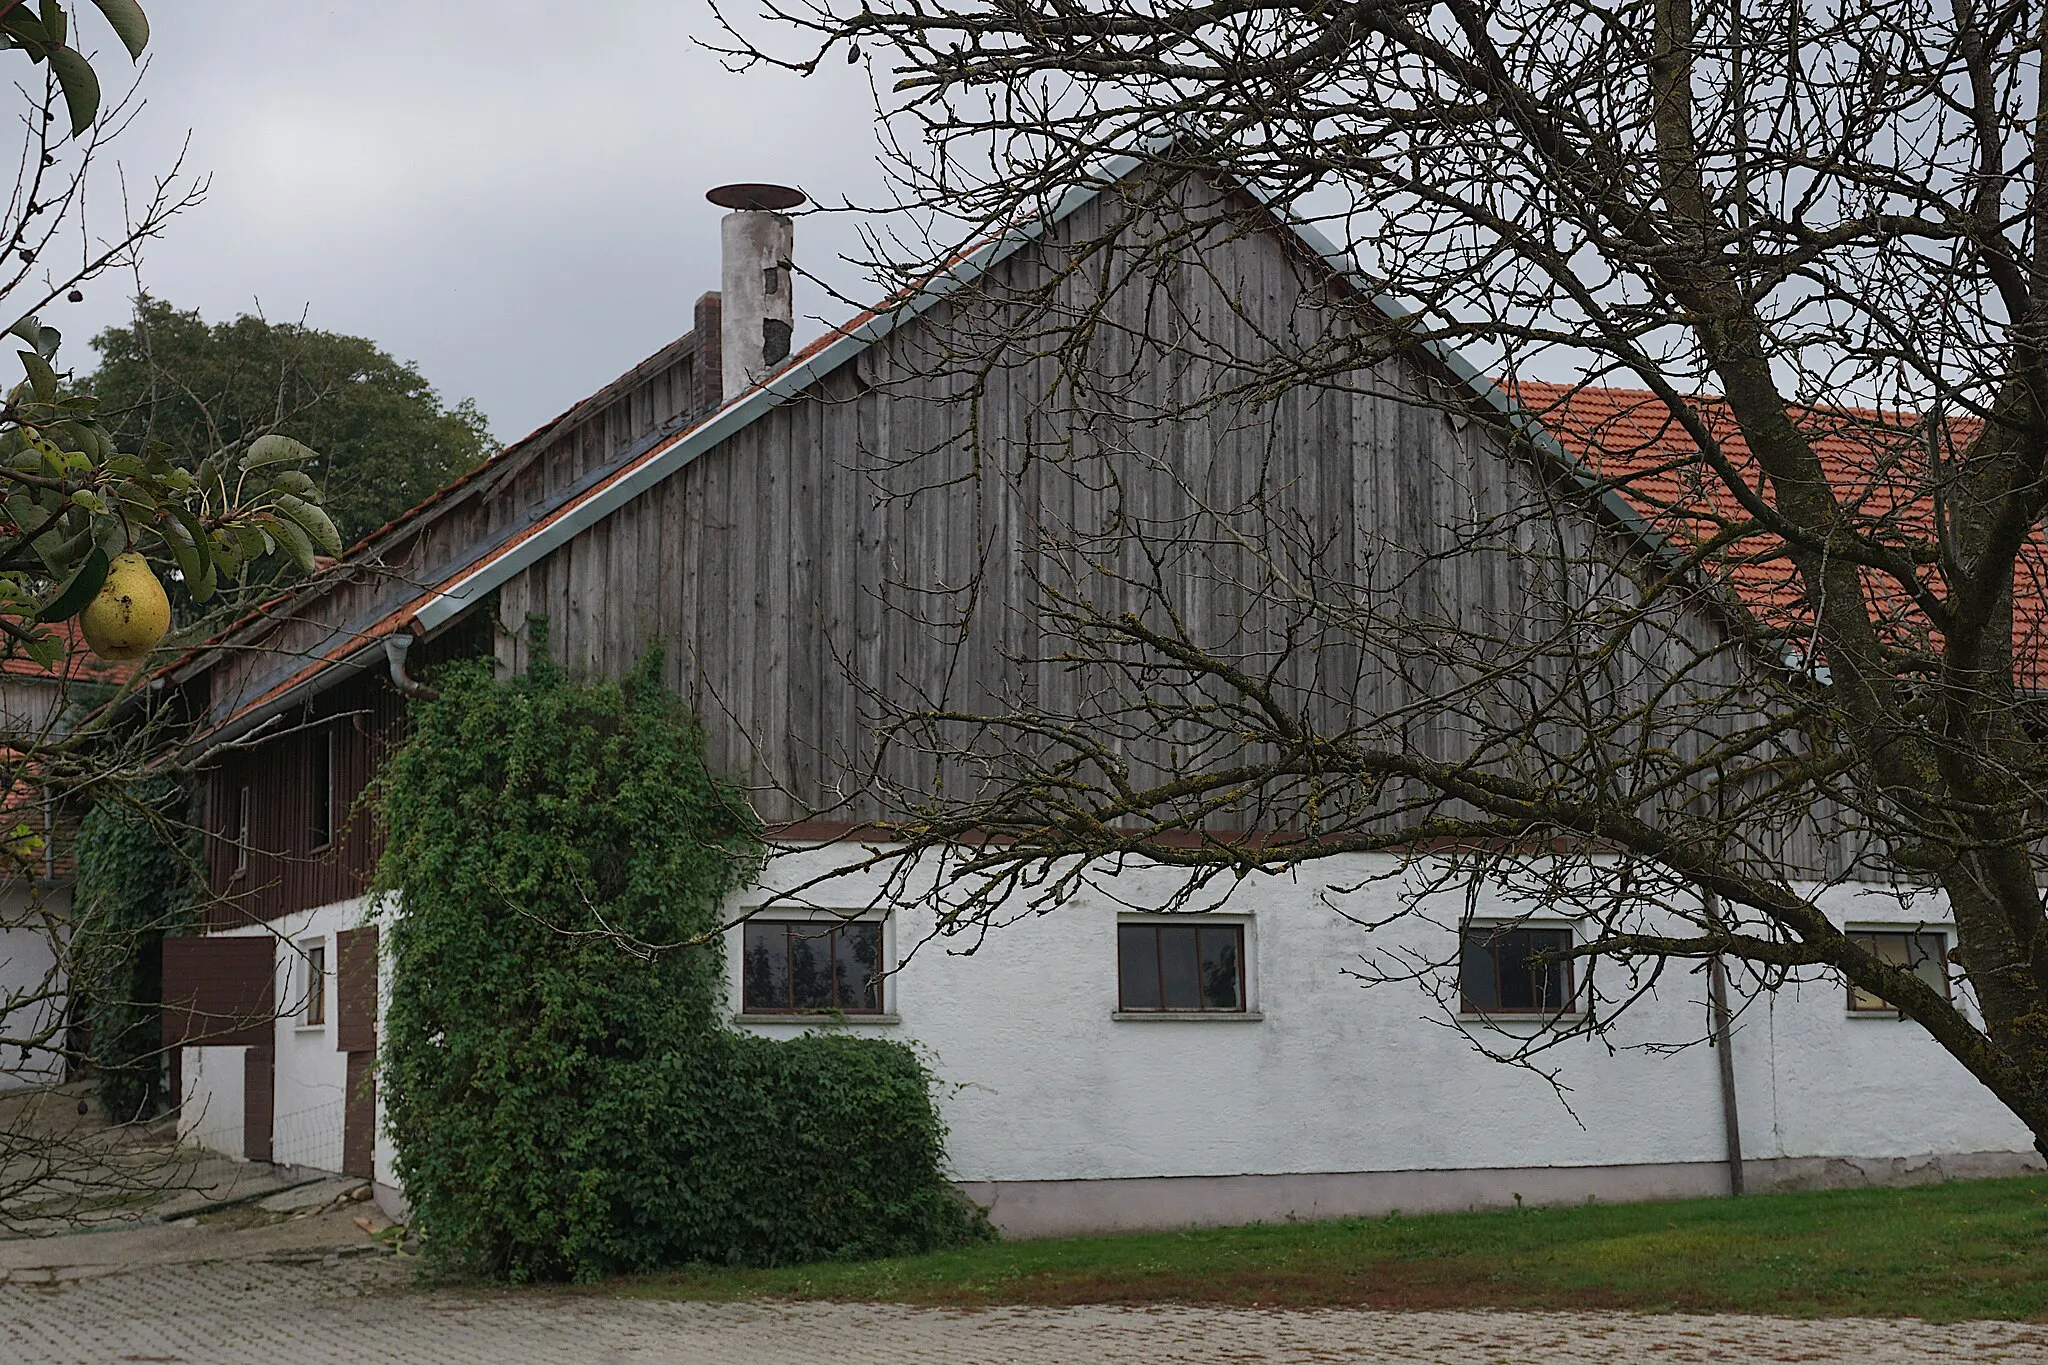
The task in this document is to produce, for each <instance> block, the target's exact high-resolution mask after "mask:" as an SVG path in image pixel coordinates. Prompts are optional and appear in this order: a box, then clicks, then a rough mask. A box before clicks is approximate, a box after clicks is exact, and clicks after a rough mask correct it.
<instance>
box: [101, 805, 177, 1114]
mask: <svg viewBox="0 0 2048 1365" xmlns="http://www.w3.org/2000/svg"><path fill="white" fill-rule="evenodd" d="M186 806H187V800H186V794H185V792H184V790H183V789H182V788H180V787H179V786H178V785H177V784H175V783H173V782H171V781H169V780H168V779H161V778H160V779H152V780H150V781H146V782H141V783H137V784H135V785H133V786H130V787H128V788H125V789H122V790H119V791H110V792H108V793H106V794H104V795H102V796H101V798H100V799H99V800H98V801H96V802H94V803H93V807H92V809H91V810H89V811H87V812H86V814H85V817H84V818H83V819H82V820H80V821H79V826H78V843H77V848H76V851H77V858H78V880H77V882H76V884H75V885H74V887H73V889H72V899H71V915H72V930H71V950H70V958H71V962H70V965H71V993H72V999H73V1008H74V1009H75V1010H76V1011H77V1012H78V1016H79V1017H80V1018H81V1019H82V1020H83V1022H84V1023H85V1024H86V1025H87V1026H88V1029H89V1031H90V1036H91V1039H92V1044H91V1049H92V1055H91V1057H90V1058H89V1060H90V1062H91V1064H92V1068H93V1081H94V1089H95V1091H96V1093H97V1094H98V1096H99V1101H100V1105H101V1107H102V1108H103V1109H104V1110H105V1111H106V1113H107V1117H108V1118H110V1119H113V1120H114V1121H115V1122H117V1123H128V1122H133V1121H136V1120H141V1119H149V1118H154V1117H155V1116H156V1115H158V1114H160V1113H162V1112H163V1111H164V1109H165V1108H167V1107H168V1106H169V1104H170V1097H169V1096H168V1095H167V1094H166V1093H165V1088H164V1070H165V1068H164V1050H163V1038H162V1024H161V1022H160V1017H161V1012H162V1005H163V992H164V984H163V941H164V935H165V934H167V933H171V934H175V933H183V932H186V931H188V930H190V929H192V928H193V927H194V926H195V925H196V924H197V921H198V915H199V912H198V905H199V900H198V897H197V896H196V895H195V891H196V890H197V881H196V878H197V867H198V858H199V850H198V847H197V835H196V834H195V833H193V832H192V826H191V824H190V823H189V822H188V821H187V819H186Z"/></svg>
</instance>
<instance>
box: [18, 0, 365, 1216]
mask: <svg viewBox="0 0 2048 1365" xmlns="http://www.w3.org/2000/svg"><path fill="white" fill-rule="evenodd" d="M93 8H94V9H95V10H97V12H98V15H99V20H98V21H95V22H100V21H103V22H104V24H105V25H106V27H107V28H109V29H111V32H112V34H113V36H114V37H115V38H116V39H118V41H119V42H120V44H121V45H122V47H123V48H124V49H125V51H126V54H127V55H128V57H129V58H131V59H136V60H139V59H140V57H141V55H142V53H143V51H144V49H145V47H146V45H147V43H148V40H149V25H148V21H147V20H146V18H145V17H144V14H143V11H142V9H141V8H140V7H139V6H138V5H137V4H136V3H134V0H94V6H93ZM84 13H86V10H85V7H83V6H76V5H66V4H62V3H60V2H59V0H38V3H36V4H34V5H30V4H26V3H22V2H21V0H0V54H7V53H12V54H18V55H19V56H20V57H21V58H23V59H24V60H22V61H19V62H16V63H15V74H16V77H17V79H18V80H19V79H20V78H22V77H27V78H28V79H27V80H25V81H22V82H21V83H20V84H19V85H17V87H16V89H17V90H18V92H19V93H20V96H21V99H20V103H19V104H18V105H17V106H16V109H17V112H18V114H19V115H20V120H21V122H20V126H21V129H22V133H21V138H22V141H21V147H20V152H19V156H18V158H17V160H16V163H15V164H16V172H15V180H14V184H13V187H12V189H11V191H10V192H9V193H8V194H7V195H5V196H4V198H0V324H7V325H6V326H5V331H6V335H8V336H9V337H12V338H14V339H16V340H17V341H18V342H19V348H18V350H17V359H18V363H19V365H20V366H21V371H22V378H21V379H20V381H19V382H17V383H14V384H11V385H9V386H8V387H7V388H6V390H5V392H4V394H0V659H4V660H21V659H26V660H28V661H31V662H32V663H33V664H34V665H35V666H37V667H40V668H42V669H45V670H48V671H47V674H46V675H44V677H43V679H42V681H46V682H47V684H48V686H47V687H46V688H43V689H41V690H40V691H39V692H38V693H37V695H36V700H35V702H34V704H33V705H30V706H28V707H27V708H26V709H22V708H21V707H20V706H18V705H13V704H11V705H10V707H9V708H8V710H7V718H6V720H5V721H4V722H0V810H4V812H5V817H4V824H0V874H4V880H5V881H6V882H8V883H10V885H9V886H8V887H7V892H8V895H7V899H6V902H5V907H6V908H5V910H4V913H0V931H4V940H5V941H4V945H0V951H6V952H7V953H8V954H9V955H10V957H11V956H13V955H14V954H15V953H16V952H17V951H21V952H22V953H23V956H24V959H26V958H27V957H28V956H29V955H28V954H27V952H26V950H25V948H24V945H29V946H33V947H36V948H38V949H39V950H40V960H41V961H42V962H43V963H45V964H46V965H45V966H43V967H41V968H39V970H38V972H37V973H36V974H34V979H23V977H24V975H25V974H24V973H22V972H20V971H18V970H17V971H15V972H13V973H10V977H11V980H10V984H9V985H7V986H6V987H0V1045H4V1055H5V1056H6V1057H7V1058H8V1060H9V1062H10V1063H11V1064H13V1065H16V1066H19V1067H20V1068H22V1071H23V1072H24V1073H27V1074H31V1075H38V1076H40V1075H47V1074H48V1072H49V1070H50V1064H51V1061H52V1059H53V1058H59V1057H62V1056H65V1055H67V1028H66V1015H67V1011H66V1010H65V1008H63V1006H64V1002H65V997H66V992H67V989H68V983H69V982H70V981H71V980H72V979H73V977H74V975H76V973H74V971H73V967H74V963H73V961H72V959H71V950H72V947H73V939H72V936H71V935H70V933H69V932H68V929H67V926H66V923H65V917H64V915H63V913H62V910H63V907H62V906H61V905H58V904H48V903H45V901H44V900H43V896H42V883H41V882H40V881H39V880H38V878H39V874H40V873H42V872H43V871H44V870H45V869H46V867H47V863H46V859H47V858H48V857H49V853H50V850H49V848H48V846H47V844H46V841H45V830H44V825H43V818H44V813H45V812H47V811H50V810H52V809H55V808H57V807H60V806H65V805H75V803H77V802H80V801H86V800H93V799H106V800H116V801H125V802H126V803H127V804H128V805H129V807H130V809H131V810H133V811H135V812H136V813H137V814H138V815H139V816H140V817H141V818H144V819H147V820H156V821H162V820H163V818H164V815H163V811H162V810H161V809H159V808H158V807H156V806H155V805H154V804H152V802H151V801H149V800H147V799H143V798H138V797H135V796H132V795H129V794H128V793H129V791H130V789H131V787H132V784H133V783H134V782H135V781H136V780H137V779H139V778H141V777H143V776H144V775H145V774H147V773H148V772H149V771H150V770H151V769H152V768H153V767H154V766H156V765H157V764H158V763H159V762H160V760H161V758H162V756H163V748H164V743H165V741H166V739H167V738H168V736H167V735H166V734H165V733H164V732H162V731H160V730H158V729H156V728H154V727H153V726H151V725H148V724H142V725H133V724H129V723H128V722H129V721H130V720H131V719H132V718H133V712H132V711H130V710H125V709H117V708H102V709H100V710H99V711H97V712H96V713H94V714H93V716H92V718H91V719H90V720H86V721H84V722H83V723H81V717H82V716H83V714H84V710H85V708H84V705H83V703H86V702H95V703H96V702H102V701H107V700H113V699H114V694H117V693H119V692H120V691H122V690H123V689H129V690H132V689H135V688H137V687H138V686H139V685H140V684H141V683H142V681H143V680H144V678H145V677H146V672H145V671H143V670H136V669H129V668H123V669H117V670H113V671H111V672H99V673H95V672H94V671H93V670H91V669H89V668H85V667H83V666H82V665H81V664H80V660H79V658H78V655H79V654H80V653H81V652H82V650H81V648H80V645H79V643H78V642H79V634H80V631H77V630H73V629H70V628H69V627H68V626H67V624H66V623H68V622H73V621H77V622H78V623H79V624H80V628H81V630H82V631H83V633H84V634H85V635H86V636H87V637H88V638H97V639H98V641H99V642H100V643H99V645H98V646H96V647H97V648H102V649H103V650H105V651H107V652H115V653H118V654H119V655H120V656H121V658H123V659H124V660H125V661H127V662H129V663H134V662H139V661H140V660H141V659H143V658H146V657H147V655H148V653H149V650H150V649H151V648H152V647H153V646H154V645H155V643H156V642H157V640H158V639H160V638H161V631H162V627H163V626H164V625H165V624H167V623H168V619H169V612H168V604H167V603H166V602H165V600H164V596H163V591H162V580H164V579H171V580H174V581H175V582H177V583H179V584H181V585H182V590H183V591H185V592H188V593H190V594H191V595H192V596H193V597H195V598H197V599H199V600H205V599H207V598H210V597H211V596H212V595H213V594H214V593H215V591H217V589H218V588H219V587H220V586H221V585H223V584H224V583H229V582H232V581H234V580H236V579H237V578H240V577H242V576H243V575H244V574H245V573H246V572H247V571H248V570H249V568H250V566H251V565H260V564H261V563H262V561H265V560H268V559H270V558H272V557H273V556H275V557H279V558H285V559H289V560H291V561H293V562H295V563H296V564H298V565H299V566H300V567H301V568H304V569H308V570H310V569H311V568H312V567H313V566H314V559H315V556H316V553H322V552H324V553H327V554H334V553H337V552H338V551H339V548H340V542H339V540H338V538H337V536H336V533H335V530H334V527H333V525H332V523H331V522H330V521H329V520H328V518H327V514H326V513H325V512H324V511H322V510H321V507H320V491H319V488H318V486H317V485H316V484H315V482H314V481H313V479H312V477H311V476H310V475H309V474H307V473H306V472H305V470H304V469H303V468H302V466H303V465H305V464H306V463H307V462H308V461H309V460H310V459H311V458H312V455H313V452H312V451H310V450H308V449H307V448H306V447H305V446H303V445H301V444H299V443H298V442H296V441H293V440H290V439H289V438H286V437H283V436H279V435H277V434H275V433H265V434H261V435H257V436H256V437H255V438H254V439H251V440H246V441H243V442H240V443H236V444H227V445H222V446H218V447H214V448H211V449H207V450H203V451H200V450H188V451H184V452H177V453H173V452H170V451H168V450H167V449H165V448H162V447H157V448H139V449H138V448H137V447H135V446H132V445H131V446H127V447H125V448H124V446H123V445H122V444H121V443H119V442H117V440H116V439H115V437H114V436H113V435H112V434H111V432H110V430H109V428H108V427H107V425H106V424H105V423H103V422H102V421H101V420H100V417H99V415H98V406H99V403H98V400H97V399H96V398H94V397H93V396H92V395H91V394H89V393H83V392H80V391H79V389H78V388H77V386H76V385H74V384H72V383H70V382H69V380H68V377H67V375H66V374H65V373H64V372H62V371H60V369H59V365H60V364H61V362H60V361H59V359H58V348H59V345H60V342H61V338H60V336H59V334H58V331H57V329H56V328H54V327H51V326H49V325H47V322H46V320H45V316H46V313H47V310H48V309H50V308H52V307H54V306H56V305H57V304H58V302H59V301H60V300H70V301H76V300H77V299H78V298H79V297H80V290H81V288H82V286H84V285H86V284H88V283H89V282H91V281H93V280H95V279H98V278H100V277H102V276H104V275H106V274H107V273H109V272H113V271H131V270H133V269H134V268H135V267H136V265H137V262H138V259H139V256H138V253H139V250H140V248H141V247H142V245H143V244H144V243H145V242H147V241H148V240H149V239H151V238H153V237H155V236H156V235H158V234H159V233H161V232H162V231H163V230H164V229H165V227H166V226H167V225H168V223H169V222H170V220H171V219H172V218H173V217H174V216H175V215H176V214H177V213H178V212H179V211H180V210H182V209H184V208H186V207H188V206H190V205H192V204H193V203H196V202H197V200H198V198H199V195H200V190H199V188H198V187H195V186H194V185H192V184H191V183H190V182H188V181H187V180H185V179H184V177H183V175H182V172H181V169H180V168H178V167H173V168H172V169H171V171H170V172H169V173H168V174H166V175H164V176H162V177H160V178H158V179H156V180H155V181H154V182H153V183H151V184H149V185H148V186H147V187H146V188H144V189H143V190H142V192H140V193H139V194H136V195H134V196H132V197H131V198H130V199H129V200H128V202H127V204H126V206H125V207H126V209H127V212H128V217H127V220H126V222H125V224H124V225H123V226H122V227H121V228H120V229H119V230H118V231H115V232H112V233H102V232H97V231H96V230H95V229H94V227H93V225H91V224H90V223H88V222H87V221H86V219H85V213H84V210H85V188H86V185H87V182H88V177H89V172H90V169H91V167H92V165H93V164H94V162H95V159H96V158H97V157H98V156H99V155H100V153H101V152H102V151H103V150H104V148H105V146H106V144H107V142H108V140H109V139H110V138H112V137H114V136H117V135H118V134H119V132H120V131H121V129H122V128H123V127H125V126H126V124H127V122H128V121H129V120H130V119H132V118H133V117H134V116H135V114H136V112H137V111H138V109H139V104H138V102H137V101H136V99H135V94H134V89H133V87H131V88H130V89H129V91H128V92H127V94H125V95H124V96H122V97H120V98H117V99H115V100H112V101H106V100H103V99H102V97H101V89H100V81H99V76H100V74H101V73H103V72H104V70H105V69H106V62H105V61H104V60H103V59H101V58H100V57H98V56H96V55H88V54H92V53H94V52H95V50H96V49H95V44H96V43H97V42H99V41H100V39H99V37H98V36H97V35H93V34H87V35H85V36H81V34H80V29H79V26H78V24H77V22H76V21H77V19H78V17H79V16H80V15H82V14H84ZM96 63H97V69H96ZM9 320H12V321H11V323H10V322H9ZM138 623H140V624H138ZM28 676H29V678H30V680H31V681H30V682H29V683H27V684H23V685H28V686H31V687H33V685H34V682H35V681H36V678H35V675H34V674H33V673H31V674H30V675H28ZM81 682H83V683H85V684H86V685H85V686H84V687H82V688H77V689H76V690H74V685H75V684H79V683H81ZM17 684H22V676H21V675H19V674H17V673H15V672H12V671H10V673H9V675H8V685H9V687H10V689H13V688H14V687H15V686H16V685H17ZM22 699H23V694H21V693H19V692H12V691H11V694H10V699H9V700H10V703H19V702H21V701H22ZM165 834H166V837H167V839H168V840H169V843H170V844H171V846H173V847H175V846H176V844H177V842H178V839H179V831H177V830H176V829H175V828H168V829H166V830H165ZM162 927H164V926H163V925H162V924H160V923H159V924H153V925H149V926H143V927H140V928H139V929H138V932H139V933H141V934H143V935H145V936H146V935H147V934H149V933H153V932H155V931H157V930H160V929H161V928H162ZM89 937H91V938H93V939H94V945H93V951H94V952H95V954H97V955H98V956H97V957H96V961H99V962H104V961H106V960H109V959H110V958H112V957H116V956H119V954H118V953H116V952H115V951H114V950H115V948H117V947H118V945H114V944H110V943H109V942H108V941H107V936H106V935H104V934H95V935H92V936H89ZM88 965H89V964H88ZM68 1103H69V1101H68V1100H67V1101H65V1104H66V1105H67V1106H68ZM66 1112H67V1113H68V1108H67V1110H66ZM66 1123H68V1119H67V1120H66ZM66 1123H53V1122H52V1120H51V1112H50V1110H49V1106H48V1105H47V1104H43V1103H40V1102H39V1101H38V1099H37V1098H36V1097H34V1096H31V1097H30V1099H29V1100H28V1101H27V1102H22V1101H21V1098H20V1097H19V1096H16V1097H13V1098H11V1099H10V1100H9V1102H8V1103H7V1104H6V1105H5V1106H0V1222H12V1221H14V1220H15V1219H16V1218H17V1217H20V1216H43V1217H47V1216H49V1215H51V1214H52V1213H53V1212H55V1213H57V1214H60V1215H61V1214H62V1213H63V1212H64V1210H65V1209H69V1210H72V1211H74V1212H79V1213H83V1212H85V1211H88V1210H90V1209H91V1208H93V1207H95V1206H97V1205H102V1204H104V1203H105V1202H106V1201H105V1199H104V1196H105V1195H107V1194H109V1193H117V1192H132V1191H135V1190H138V1189H144V1188H154V1187H158V1186H161V1185H162V1184H163V1183H164V1182H165V1180H166V1179H167V1178H169V1176H168V1174H167V1171H166V1168H165V1167H164V1166H163V1165H162V1164H161V1163H160V1162H155V1161H152V1160H147V1159H145V1160H140V1161H138V1160H135V1159H132V1158H133V1156H134V1154H133V1153H129V1154H126V1155H124V1154H123V1153H121V1152H118V1151H115V1150H114V1149H113V1148H112V1147H110V1146H109V1145H108V1144H107V1143H106V1142H104V1141H102V1140H100V1139H98V1138H96V1137H95V1136H94V1135H93V1134H92V1133H91V1132H90V1131H87V1130H85V1129H82V1128H76V1127H67V1126H66ZM22 1196H29V1204H28V1206H27V1209H26V1211H24V1209H23V1207H22V1206H21V1205H20V1204H18V1203H17V1202H16V1201H17V1200H18V1199H19V1198H21V1197H22ZM53 1198H54V1199H56V1200H57V1202H56V1203H52V1202H51V1200H52V1199H53ZM67 1201H68V1202H67Z"/></svg>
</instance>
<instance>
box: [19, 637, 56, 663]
mask: <svg viewBox="0 0 2048 1365" xmlns="http://www.w3.org/2000/svg"><path fill="white" fill-rule="evenodd" d="M24 648H25V649H27V651H28V657H29V658H31V659H33V660H35V661H36V663H38V664H40V665H41V666H42V667H44V668H55V667H56V666H57V661H58V660H59V659H61V658H63V657H64V641H63V640H61V639H59V638H58V637H57V636H55V635H38V636H36V638H35V639H33V640H31V641H29V642H28V644H27V645H26V646H24Z"/></svg>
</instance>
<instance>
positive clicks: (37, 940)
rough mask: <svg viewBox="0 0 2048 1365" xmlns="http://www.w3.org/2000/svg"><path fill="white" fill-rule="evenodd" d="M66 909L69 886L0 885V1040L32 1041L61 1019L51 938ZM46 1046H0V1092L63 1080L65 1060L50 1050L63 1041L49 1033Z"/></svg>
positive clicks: (59, 986) (63, 921) (61, 984)
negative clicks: (48, 1044) (2, 1037)
mask: <svg viewBox="0 0 2048 1365" xmlns="http://www.w3.org/2000/svg"><path fill="white" fill-rule="evenodd" d="M70 911H71V889H70V888H69V887H68V886H63V885H44V886H40V887H35V888H31V887H28V886H25V885H23V884H22V882H21V881H20V880H19V879H16V880H12V881H9V882H7V883H6V884H5V885H4V886H0V1036H5V1037H8V1038H16V1039H31V1040H32V1039H37V1038H40V1037H43V1036H44V1033H45V1031H46V1030H48V1029H50V1028H51V1027H52V1026H53V1025H54V1024H55V1023H56V1022H57V1021H58V1020H59V1019H60V1018H61V1017H62V1015H63V1010H64V999H63V990H64V987H65V982H64V980H63V977H62V975H61V974H57V975H53V974H52V969H53V968H55V967H56V965H57V948H58V944H56V943H53V942H52V941H51V935H52V934H53V933H62V932H63V930H62V928H61V926H63V925H65V924H67V923H68V922H69V919H70ZM10 1004H11V1005H13V1008H12V1009H8V1008H7V1006H9V1005H10ZM49 1042H50V1043H51V1044H52V1046H51V1047H48V1048H44V1047H32V1048H28V1049H26V1050H24V1049H23V1048H21V1047H20V1046H18V1045H15V1044H12V1043H0V1090H19V1089H21V1088H23V1087H26V1086H35V1085H50V1084H53V1083H55V1082H57V1081H61V1080H62V1079H64V1061H63V1058H62V1057H61V1056H60V1055H59V1054H58V1053H57V1051H56V1050H55V1049H56V1047H59V1046H62V1044H63V1039H62V1037H61V1036H59V1035H56V1034H52V1035H50V1038H49Z"/></svg>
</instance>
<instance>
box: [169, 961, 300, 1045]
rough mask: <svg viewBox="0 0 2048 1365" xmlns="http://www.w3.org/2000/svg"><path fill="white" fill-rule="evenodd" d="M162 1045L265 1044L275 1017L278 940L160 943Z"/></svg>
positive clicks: (268, 1039)
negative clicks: (162, 1000)
mask: <svg viewBox="0 0 2048 1365" xmlns="http://www.w3.org/2000/svg"><path fill="white" fill-rule="evenodd" d="M163 980H164V1004H163V1015H162V1027H163V1042H164V1046H165V1047H171V1048H176V1047H183V1046H187V1045H204V1046H208V1047H246V1046H249V1045H251V1044H260V1045H264V1046H268V1045H269V1044H270V1043H271V1041H272V1038H273V1032H272V1026H273V1024H274V1023H275V1022H276V1019H277V942H276V940H275V939H272V938H271V937H270V936H269V935H267V934H265V935H252V936H249V937H237V938H167V939H165V940H164V941H163Z"/></svg>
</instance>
